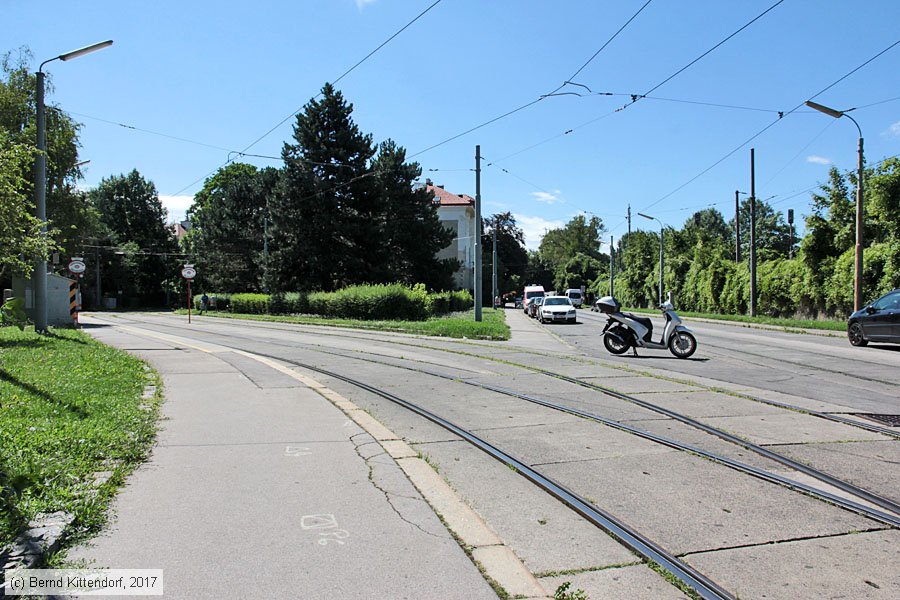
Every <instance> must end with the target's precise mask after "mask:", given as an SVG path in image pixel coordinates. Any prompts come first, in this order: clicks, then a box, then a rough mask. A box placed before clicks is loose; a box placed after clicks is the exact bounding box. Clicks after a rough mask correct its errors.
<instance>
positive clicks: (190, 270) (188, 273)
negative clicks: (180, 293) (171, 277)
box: [181, 265, 197, 280]
mask: <svg viewBox="0 0 900 600" xmlns="http://www.w3.org/2000/svg"><path fill="white" fill-rule="evenodd" d="M181 276H182V277H184V278H185V279H188V280H190V279H193V278H194V277H196V276H197V269H195V268H194V265H184V267H183V268H182V269H181Z"/></svg>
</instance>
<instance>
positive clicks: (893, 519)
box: [257, 349, 900, 529]
mask: <svg viewBox="0 0 900 600" xmlns="http://www.w3.org/2000/svg"><path fill="white" fill-rule="evenodd" d="M312 351H313V352H318V353H321V354H328V355H330V356H338V357H341V358H349V359H353V360H360V361H363V362H369V363H373V364H379V365H385V366H389V367H394V368H398V369H405V370H407V371H413V372H415V373H422V374H425V375H429V376H432V377H437V378H440V379H445V380H448V381H455V382H458V383H463V384H466V385H470V386H473V387H478V388H481V389H485V390H489V391H492V392H496V393H498V394H503V395H505V396H510V397H513V398H519V399H520V400H525V401H526V402H531V403H534V404H538V405H540V406H544V407H546V408H550V409H552V410H557V411H560V412H564V413H567V414H570V415H574V416H577V417H581V418H584V419H588V420H591V421H596V422H598V423H601V424H603V425H607V426H609V427H612V428H614V429H617V430H619V431H624V432H626V433H630V434H633V435H636V436H638V437H641V438H644V439H647V440H650V441H652V442H656V443H658V444H662V445H664V446H668V447H670V448H673V449H676V450H681V451H684V452H692V453H695V454H697V455H700V456H703V457H704V458H706V459H708V460H710V461H713V462H716V463H719V464H721V465H724V466H726V467H729V468H731V469H734V470H736V471H738V472H741V473H744V474H746V475H751V476H753V477H756V478H758V479H762V480H764V481H768V482H770V483H775V484H778V485H782V486H785V487H788V488H791V489H794V490H797V491H801V492H803V493H806V494H808V495H810V496H814V497H816V498H818V499H820V500H824V501H826V502H831V503H832V504H835V505H837V506H839V507H841V508H843V509H845V510H848V511H850V512H854V513H856V514H860V515H863V516H866V517H869V518H871V519H873V520H875V521H879V522H881V523H884V524H885V525H889V526H891V527H895V528H898V529H900V515H894V514H889V513H886V512H882V511H879V510H876V509H873V508H871V507H869V506H866V505H864V504H860V503H858V502H854V501H853V500H849V499H847V498H843V497H841V496H837V495H835V494H832V493H830V492H827V491H825V490H820V489H818V488H815V487H813V486H810V485H807V484H805V483H802V482H798V481H794V480H793V479H790V478H789V477H785V476H783V475H778V474H776V473H771V472H769V471H766V470H765V469H760V468H758V467H754V466H752V465H749V464H747V463H743V462H741V461H738V460H735V459H732V458H729V457H727V456H722V455H720V454H715V453H713V452H709V451H707V450H703V449H702V448H699V447H697V446H692V445H690V444H685V443H683V442H679V441H677V440H673V439H672V438H667V437H665V436H662V435H657V434H655V433H651V432H649V431H645V430H643V429H638V428H637V427H633V426H631V425H626V424H624V423H621V422H619V421H616V420H614V419H609V418H607V417H603V416H600V415H597V414H594V413H590V412H587V411H583V410H580V409H577V408H571V407H568V406H564V405H562V404H557V403H555V402H551V401H549V400H544V399H542V398H538V397H536V396H531V395H529V394H523V393H521V392H517V391H515V390H510V389H508V388H504V387H501V386H495V385H491V384H488V383H482V382H479V381H473V380H469V379H463V378H460V377H453V376H450V375H445V374H443V373H436V372H433V371H428V370H426V369H417V368H414V367H408V366H405V365H397V364H393V363H389V362H385V361H381V360H375V359H371V358H365V357H361V356H353V355H346V354H341V353H339V352H334V351H329V350H321V349H312ZM257 354H260V355H261V356H265V357H266V358H273V359H275V360H281V361H284V362H287V363H289V364H294V365H296V366H305V365H301V364H299V363H297V362H295V361H293V360H291V359H285V358H282V357H279V356H276V355H268V354H261V353H257ZM396 360H410V359H406V358H398V359H396ZM808 468H810V469H811V467H808ZM845 491H846V490H845ZM879 497H880V496H879ZM885 501H887V502H889V500H885Z"/></svg>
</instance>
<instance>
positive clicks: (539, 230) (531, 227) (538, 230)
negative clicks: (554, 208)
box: [513, 214, 565, 250]
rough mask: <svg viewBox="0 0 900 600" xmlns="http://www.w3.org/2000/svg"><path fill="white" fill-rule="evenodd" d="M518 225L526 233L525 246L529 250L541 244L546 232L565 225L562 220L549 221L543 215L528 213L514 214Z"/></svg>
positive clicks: (535, 248)
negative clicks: (534, 215) (530, 214)
mask: <svg viewBox="0 0 900 600" xmlns="http://www.w3.org/2000/svg"><path fill="white" fill-rule="evenodd" d="M513 217H515V219H516V225H517V226H519V227H520V228H521V229H522V232H523V233H524V234H525V246H526V247H527V248H528V249H529V250H537V249H538V246H540V245H541V240H542V239H543V238H544V234H545V233H547V232H548V231H550V230H551V229H559V228H561V227H563V226H565V223H563V222H562V221H549V220H547V219H545V218H543V217H531V216H528V215H519V214H514V215H513Z"/></svg>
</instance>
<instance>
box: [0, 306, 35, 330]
mask: <svg viewBox="0 0 900 600" xmlns="http://www.w3.org/2000/svg"><path fill="white" fill-rule="evenodd" d="M27 324H28V316H27V315H26V314H25V301H24V300H22V299H21V298H10V299H9V300H7V301H6V302H4V303H3V306H0V325H15V326H16V327H18V328H19V330H20V331H24V330H25V326H26V325H27Z"/></svg>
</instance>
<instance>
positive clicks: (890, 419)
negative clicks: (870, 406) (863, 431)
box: [856, 413, 900, 427]
mask: <svg viewBox="0 0 900 600" xmlns="http://www.w3.org/2000/svg"><path fill="white" fill-rule="evenodd" d="M856 416H857V417H862V418H864V419H869V420H871V421H877V422H879V423H884V424H885V425H890V426H891V427H900V415H879V414H875V413H856Z"/></svg>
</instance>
